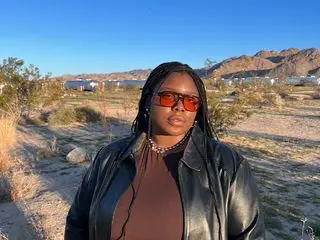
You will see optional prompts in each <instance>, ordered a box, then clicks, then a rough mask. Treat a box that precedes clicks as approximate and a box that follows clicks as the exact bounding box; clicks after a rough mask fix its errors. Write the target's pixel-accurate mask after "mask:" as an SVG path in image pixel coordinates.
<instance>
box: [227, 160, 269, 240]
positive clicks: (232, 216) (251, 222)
mask: <svg viewBox="0 0 320 240" xmlns="http://www.w3.org/2000/svg"><path fill="white" fill-rule="evenodd" d="M237 158H238V160H240V161H238V162H240V163H239V165H238V167H237V168H236V171H235V173H234V174H233V177H232V179H231V183H230V190H229V199H228V200H229V201H228V239H234V240H240V239H241V240H249V239H250V240H251V239H255V240H258V239H259V240H262V239H265V235H264V234H265V233H264V222H263V216H262V214H261V210H260V203H259V193H258V189H257V185H256V181H255V179H254V177H253V175H252V173H251V170H250V166H249V164H248V162H247V161H246V160H245V159H243V158H242V157H241V156H240V155H238V154H237Z"/></svg>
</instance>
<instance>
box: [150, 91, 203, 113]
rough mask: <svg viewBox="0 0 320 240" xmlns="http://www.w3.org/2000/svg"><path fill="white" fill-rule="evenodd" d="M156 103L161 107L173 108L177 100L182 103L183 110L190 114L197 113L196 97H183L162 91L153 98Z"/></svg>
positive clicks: (198, 104)
mask: <svg viewBox="0 0 320 240" xmlns="http://www.w3.org/2000/svg"><path fill="white" fill-rule="evenodd" d="M155 100H156V103H157V104H159V105H160V106H163V107H173V106H175V105H176V104H177V103H178V101H179V100H181V101H182V103H183V107H184V109H185V110H187V111H190V112H195V111H198V109H199V107H200V99H199V97H196V96H190V95H184V94H180V93H176V92H170V91H163V92H159V93H157V96H155Z"/></svg>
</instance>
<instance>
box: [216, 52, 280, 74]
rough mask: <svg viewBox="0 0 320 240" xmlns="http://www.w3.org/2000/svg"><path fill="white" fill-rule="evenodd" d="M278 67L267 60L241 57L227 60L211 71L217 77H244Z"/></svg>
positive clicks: (255, 57) (256, 57)
mask: <svg viewBox="0 0 320 240" xmlns="http://www.w3.org/2000/svg"><path fill="white" fill-rule="evenodd" d="M276 66H277V64H276V63H273V62H271V61H270V60H268V59H267V58H263V57H258V56H253V57H252V56H241V57H235V58H230V59H227V60H225V61H223V62H221V63H219V64H217V65H215V66H214V67H213V68H212V69H211V71H212V75H214V76H215V77H219V76H223V77H226V78H230V77H235V76H241V77H242V76H243V77H245V76H246V75H247V73H249V72H265V71H268V70H270V69H273V68H275V67H276Z"/></svg>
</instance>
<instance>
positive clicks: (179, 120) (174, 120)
mask: <svg viewBox="0 0 320 240" xmlns="http://www.w3.org/2000/svg"><path fill="white" fill-rule="evenodd" d="M168 122H169V124H170V125H172V126H175V127H181V126H183V125H184V123H185V120H184V118H183V117H180V116H170V117H168Z"/></svg>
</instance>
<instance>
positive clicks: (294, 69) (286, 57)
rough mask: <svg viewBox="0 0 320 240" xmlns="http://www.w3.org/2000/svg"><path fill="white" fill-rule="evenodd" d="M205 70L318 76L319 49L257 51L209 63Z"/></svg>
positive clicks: (233, 74) (216, 73)
mask: <svg viewBox="0 0 320 240" xmlns="http://www.w3.org/2000/svg"><path fill="white" fill-rule="evenodd" d="M209 73H210V74H211V75H213V76H215V77H224V78H230V77H252V76H270V77H288V76H302V75H303V76H307V75H316V76H320V50H319V49H317V48H308V49H303V50H299V49H297V48H289V49H284V50H282V51H275V50H272V51H266V50H261V51H259V52H258V53H256V54H255V55H254V56H253V57H250V56H241V57H233V58H229V59H227V60H224V61H223V62H221V63H218V64H216V65H215V66H213V67H212V68H211V69H210V70H209Z"/></svg>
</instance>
